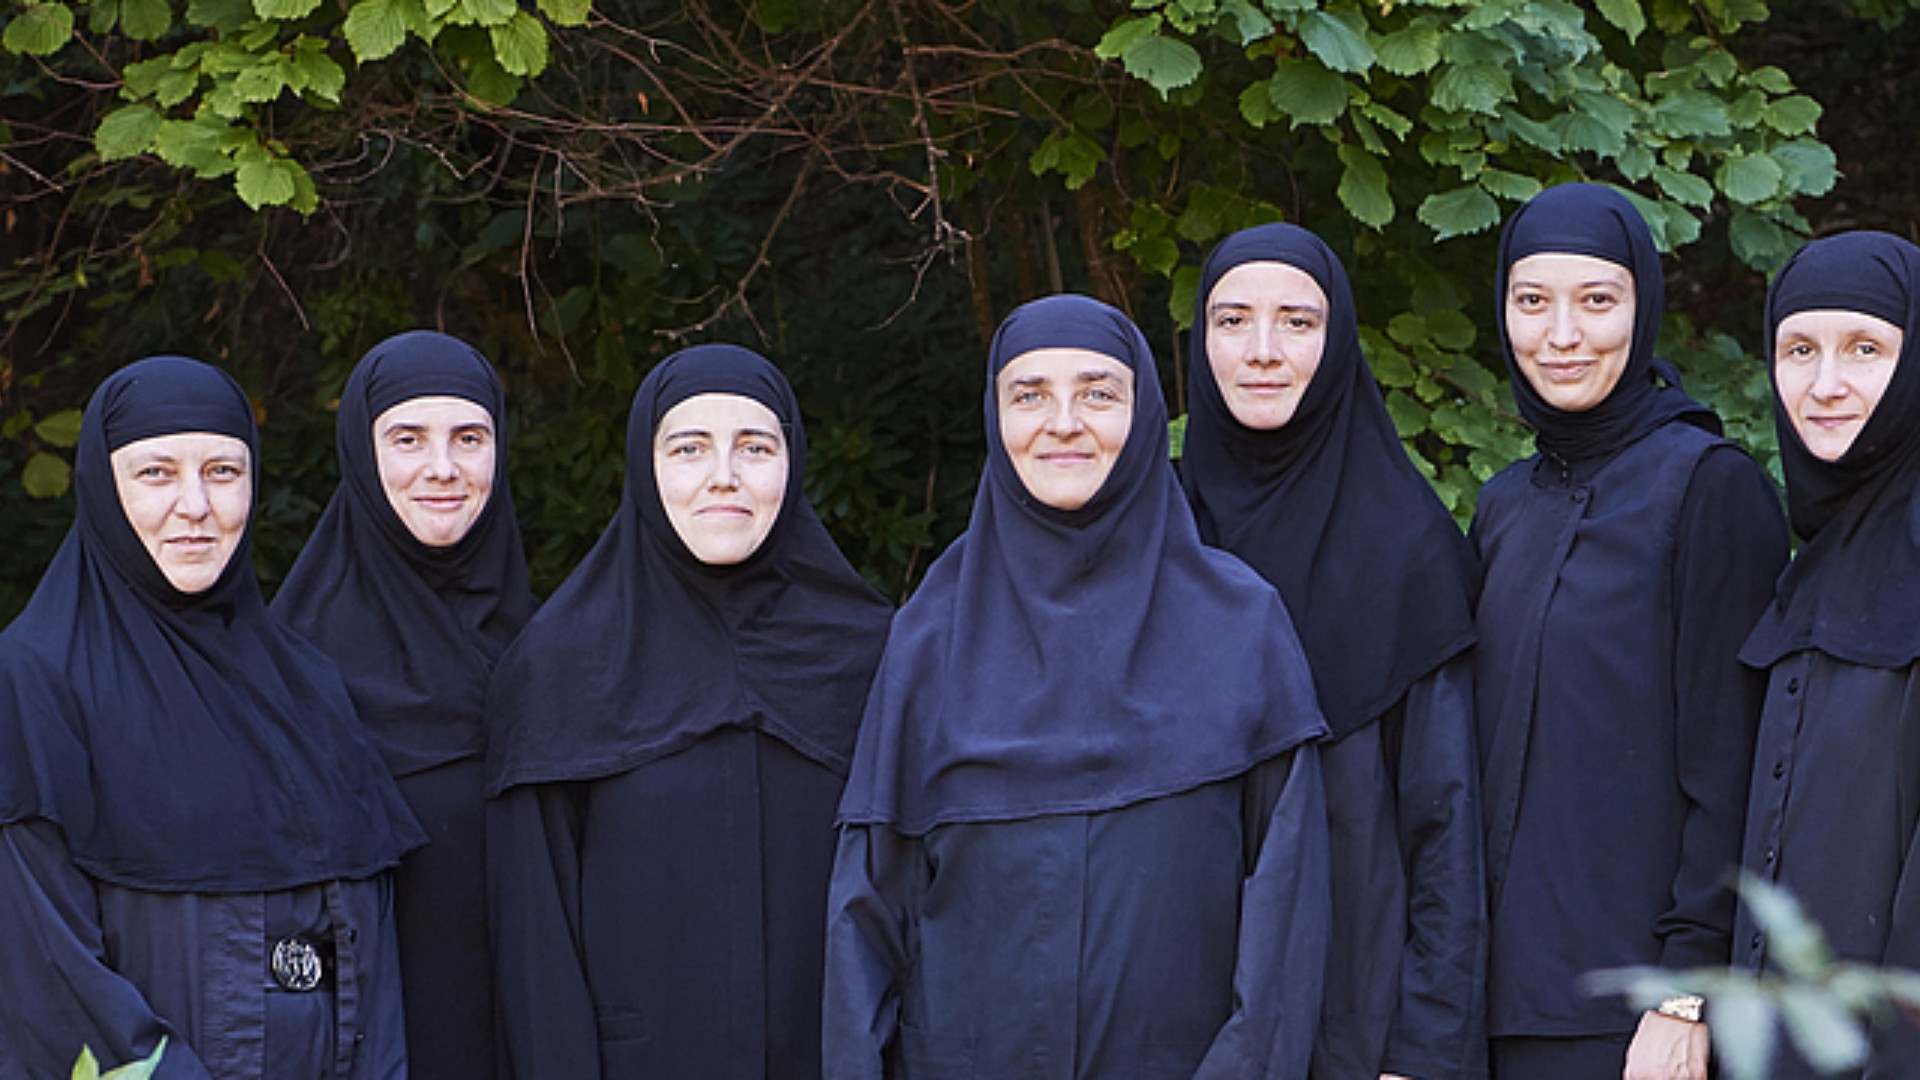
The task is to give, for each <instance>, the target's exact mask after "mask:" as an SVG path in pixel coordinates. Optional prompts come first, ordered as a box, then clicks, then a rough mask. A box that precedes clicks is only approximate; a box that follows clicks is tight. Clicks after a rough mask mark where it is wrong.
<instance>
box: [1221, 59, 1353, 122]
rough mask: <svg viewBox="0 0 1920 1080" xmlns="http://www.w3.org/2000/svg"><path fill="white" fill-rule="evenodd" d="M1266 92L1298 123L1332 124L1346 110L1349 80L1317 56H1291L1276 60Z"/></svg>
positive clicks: (1274, 102)
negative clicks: (1327, 67) (1311, 58)
mask: <svg viewBox="0 0 1920 1080" xmlns="http://www.w3.org/2000/svg"><path fill="white" fill-rule="evenodd" d="M1267 95H1268V97H1269V98H1270V99H1271V100H1272V101H1273V105H1274V107H1275V108H1277V109H1279V110H1280V111H1281V112H1282V113H1285V114H1286V115H1287V116H1289V117H1292V119H1293V126H1295V127H1298V126H1299V125H1301V124H1330V123H1332V122H1333V121H1335V120H1337V119H1339V117H1340V114H1341V113H1344V112H1346V111H1347V80H1345V79H1343V78H1341V77H1340V76H1339V75H1337V74H1335V73H1334V72H1331V71H1328V70H1327V69H1326V68H1325V67H1323V66H1322V65H1321V64H1320V63H1319V61H1316V60H1306V59H1297V58H1292V57H1289V58H1288V59H1285V60H1281V61H1279V62H1278V63H1276V64H1274V65H1273V78H1271V79H1269V80H1268V81H1267ZM1242 111H1243V112H1244V109H1243V110H1242Z"/></svg>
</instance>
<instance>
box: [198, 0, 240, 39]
mask: <svg viewBox="0 0 1920 1080" xmlns="http://www.w3.org/2000/svg"><path fill="white" fill-rule="evenodd" d="M253 17H254V16H253V0H187V21H188V22H190V23H192V24H193V25H195V26H204V27H208V28H211V29H214V30H219V31H220V32H221V33H223V34H231V33H234V32H236V31H238V30H239V29H240V28H241V27H242V26H244V25H246V24H247V23H250V22H252V21H253Z"/></svg>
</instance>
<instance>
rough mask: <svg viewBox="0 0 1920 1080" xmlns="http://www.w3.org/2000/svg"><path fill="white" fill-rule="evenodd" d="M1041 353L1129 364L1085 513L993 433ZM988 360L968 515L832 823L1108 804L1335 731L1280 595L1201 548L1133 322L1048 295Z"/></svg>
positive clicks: (884, 672)
mask: <svg viewBox="0 0 1920 1080" xmlns="http://www.w3.org/2000/svg"><path fill="white" fill-rule="evenodd" d="M1043 348H1076V349H1088V350H1091V351H1093V352H1096V353H1099V354H1101V355H1103V356H1108V357H1112V358H1113V359H1115V360H1118V361H1120V362H1121V363H1123V364H1125V365H1126V366H1127V367H1128V368H1130V369H1132V371H1133V373H1134V379H1135V386H1134V404H1133V416H1132V427H1131V429H1130V430H1129V432H1128V434H1127V441H1126V445H1125V446H1124V447H1123V448H1122V450H1121V452H1120V454H1119V457H1118V458H1117V459H1116V460H1115V461H1114V464H1113V471H1112V472H1111V473H1110V474H1108V476H1107V479H1106V482H1105V483H1104V484H1102V485H1101V487H1100V490H1099V491H1098V492H1096V493H1095V494H1094V496H1093V498H1092V499H1091V500H1089V501H1088V502H1087V504H1086V505H1085V506H1083V507H1081V508H1080V509H1078V510H1071V511H1069V510H1059V509H1056V508H1053V507H1050V506H1047V505H1045V504H1043V503H1041V502H1039V501H1038V500H1036V499H1035V498H1034V497H1033V496H1032V495H1031V494H1029V493H1028V491H1027V488H1026V485H1025V484H1024V483H1022V482H1021V480H1020V477H1019V475H1018V474H1017V473H1016V472H1015V471H1014V467H1013V462H1012V460H1011V459H1010V458H1009V457H1008V455H1007V450H1006V447H1005V446H1004V445H1003V444H1002V443H1001V441H1000V410H999V406H998V397H997V395H996V394H995V392H994V385H993V383H994V377H995V376H996V375H997V374H998V373H999V371H1000V369H1001V368H1003V367H1005V366H1006V365H1007V364H1008V363H1009V362H1011V361H1013V360H1014V359H1016V358H1018V357H1020V356H1022V355H1024V354H1026V353H1028V352H1031V351H1033V350H1035V349H1043ZM987 373H988V378H987V392H986V434H987V446H988V454H987V466H986V474H985V475H984V476H983V477H981V480H980V488H979V491H978V493H977V494H976V495H975V497H974V502H973V517H972V520H971V521H970V522H969V524H968V527H967V531H966V533H965V534H964V535H962V536H961V537H960V538H959V539H958V540H955V541H954V542H953V545H952V546H951V547H949V548H948V549H947V551H946V553H945V554H943V555H942V556H941V557H940V558H939V560H938V561H936V562H935V563H934V565H933V567H932V568H931V569H930V570H929V571H928V573H927V579H926V581H925V582H923V583H922V584H921V586H920V589H919V591H918V592H917V593H915V594H914V597H913V599H912V600H911V601H910V602H909V603H908V604H907V606H906V607H904V608H902V609H901V611H900V614H899V615H898V616H896V617H895V619H894V625H893V633H892V635H891V637H890V638H889V639H888V641H887V654H886V657H885V659H884V660H883V661H882V662H881V666H880V673H879V675H878V676H876V678H875V682H874V689H873V696H872V697H871V698H870V699H868V703H867V715H866V719H865V720H864V721H863V722H862V726H861V729H860V744H859V747H858V748H857V750H856V752H855V754H854V764H853V775H852V776H851V778H850V779H849V780H848V782H847V790H846V795H845V797H844V798H843V800H842V802H841V805H840V819H841V821H843V822H847V823H853V824H876V823H884V824H887V825H890V826H891V827H893V828H894V829H897V830H899V831H901V832H905V833H909V834H921V833H924V832H926V831H927V830H929V829H931V828H933V827H935V826H937V825H942V824H949V823H955V822H978V821H1007V820H1015V819H1021V818H1030V817H1037V816H1042V815H1046V814H1060V813H1084V812H1092V811H1100V810H1110V809H1115V808H1118V807H1122V806H1128V805H1131V804H1133V803H1137V802H1141V801H1144V800H1147V799H1152V798H1156V797H1158V796H1162V795H1168V794H1173V793H1176V792H1181V791H1187V790H1191V789H1193V788H1195V787H1198V786H1200V785H1202V784H1206V783H1210V782H1212V781H1215V780H1221V779H1225V778H1227V777H1231V776H1235V775H1238V774H1240V773H1242V772H1244V771H1246V770H1247V769H1250V768H1252V767H1253V766H1255V765H1258V764H1259V763H1261V762H1263V761H1266V760H1267V759H1269V758H1272V757H1275V756H1277V755H1279V754H1282V753H1285V752H1286V751H1287V750H1289V749H1291V748H1292V747H1294V746H1296V745H1298V744H1299V743H1301V742H1303V741H1305V740H1307V739H1311V738H1314V737H1316V736H1319V735H1322V734H1324V733H1325V731H1326V728H1325V725H1324V724H1323V723H1322V722H1321V719H1320V712H1319V708H1318V706H1317V705H1316V704H1315V702H1314V696H1313V683H1312V677H1311V676H1310V675H1309V674H1308V671H1307V666H1306V658H1305V656H1304V655H1303V654H1302V653H1301V651H1300V645H1299V641H1298V639H1297V638H1296V637H1295V635H1294V630H1293V624H1292V622H1291V621H1290V620H1289V619H1288V617H1287V611H1286V607H1285V605H1283V604H1282V603H1281V601H1280V597H1279V594H1278V593H1276V592H1274V591H1273V588H1272V586H1270V585H1268V584H1267V583H1266V582H1264V581H1262V580H1261V579H1260V577H1259V575H1257V574H1255V573H1254V572H1253V571H1251V570H1250V569H1248V568H1247V566H1246V564H1244V563H1242V562H1240V560H1238V559H1236V558H1234V557H1233V556H1231V555H1228V554H1226V553H1225V552H1221V551H1215V550H1213V549H1211V548H1207V547H1205V546H1203V545H1202V544H1201V543H1200V537H1199V534H1198V533H1197V532H1196V531H1195V529H1194V525H1193V515H1192V514H1191V513H1190V512H1189V511H1188V509H1187V505H1186V500H1185V499H1183V498H1181V495H1180V488H1179V484H1178V482H1177V481H1176V480H1175V479H1174V475H1173V468H1172V466H1171V464H1170V463H1169V462H1168V460H1167V407H1166V402H1165V400H1164V398H1163V397H1162V396H1161V393H1160V382H1159V379H1158V376H1157V375H1156V373H1155V371H1154V363H1153V354H1152V352H1151V351H1149V350H1148V348H1147V343H1146V340H1145V339H1144V338H1143V337H1141V335H1140V331H1139V330H1138V329H1136V328H1135V327H1134V325H1133V323H1132V322H1130V321H1128V319H1127V317H1126V316H1124V315H1122V314H1120V313H1119V312H1118V311H1115V310H1114V309H1113V308H1110V307H1108V306H1107V305H1105V304H1102V303H1100V302H1098V301H1096V300H1090V299H1088V298H1086V297H1083V296H1054V297H1048V298H1046V299H1042V300H1036V301H1034V302H1032V303H1030V304H1027V305H1025V306H1024V307H1021V308H1020V309H1018V310H1017V311H1015V312H1014V313H1013V314H1012V315H1010V316H1008V317H1007V320H1006V321H1005V322H1004V323H1002V324H1001V325H1000V331H999V333H998V334H997V335H995V337H994V340H993V347H992V350H991V353H990V355H989V357H988V366H987Z"/></svg>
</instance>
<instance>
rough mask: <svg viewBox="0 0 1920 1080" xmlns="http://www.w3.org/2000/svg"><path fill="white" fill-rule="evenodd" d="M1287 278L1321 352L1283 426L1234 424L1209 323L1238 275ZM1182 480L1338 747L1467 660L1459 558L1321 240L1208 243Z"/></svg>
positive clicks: (1466, 582) (1285, 236) (1460, 549)
mask: <svg viewBox="0 0 1920 1080" xmlns="http://www.w3.org/2000/svg"><path fill="white" fill-rule="evenodd" d="M1250 262H1276V263H1285V264H1286V265H1288V266H1292V267H1294V268H1296V269H1299V270H1301V271H1304V272H1305V273H1306V274H1308V275H1309V276H1311V277H1312V278H1313V280H1314V282H1315V283H1316V284H1318V285H1319V286H1320V289H1321V291H1322V292H1324V293H1326V294H1327V324H1326V330H1327V336H1326V346H1325V348H1324V350H1323V351H1322V352H1321V354H1320V366H1319V368H1318V369H1317V370H1316V371H1315V372H1314V374H1313V378H1312V380H1311V381H1310V382H1309V383H1308V384H1307V389H1306V392H1305V393H1304V394H1303V395H1302V397H1301V399H1300V404H1299V407H1298V408H1297V409H1296V410H1295V412H1294V415H1293V418H1292V420H1290V421H1289V422H1288V423H1287V424H1286V425H1285V426H1283V427H1280V428H1276V429H1274V430H1271V431H1256V430H1254V429H1252V428H1249V427H1247V426H1246V425H1244V424H1242V423H1240V421H1238V420H1236V419H1234V416H1233V412H1232V411H1231V410H1230V409H1229V408H1228V407H1227V401H1226V398H1225V397H1224V396H1223V395H1222V394H1221V391H1220V384H1219V382H1218V381H1217V380H1216V379H1215V378H1214V375H1213V369H1212V366H1211V365H1210V364H1209V362H1208V358H1207V325H1208V322H1207V307H1208V304H1209V302H1210V298H1211V297H1212V294H1213V289H1214V286H1216V285H1218V284H1219V283H1220V279H1221V278H1223V277H1225V276H1226V275H1227V272H1228V271H1230V270H1232V269H1233V268H1234V267H1236V266H1241V265H1243V264H1246V263H1250ZM1192 355H1193V363H1192V366H1191V369H1190V370H1189V373H1188V378H1187V386H1188V395H1189V398H1190V399H1191V401H1192V411H1191V413H1190V414H1189V415H1188V417H1187V438H1186V449H1185V450H1184V452H1183V455H1182V457H1183V460H1182V466H1181V467H1182V472H1183V479H1184V481H1185V483H1186V489H1187V496H1188V498H1190V499H1192V501H1193V511H1194V517H1195V519H1196V520H1197V521H1198V523H1199V526H1200V536H1201V538H1202V539H1204V540H1205V541H1207V542H1208V543H1211V544H1217V545H1219V546H1220V547H1224V548H1226V549H1227V550H1228V551H1231V552H1233V553H1234V554H1235V555H1238V556H1240V557H1241V558H1242V559H1245V560H1246V561H1247V562H1248V563H1249V564H1251V565H1252V566H1253V568H1254V569H1255V570H1258V571H1260V574H1261V576H1262V577H1264V578H1266V579H1267V580H1268V581H1270V582H1272V583H1273V584H1274V587H1275V588H1278V589H1279V590H1280V595H1281V597H1283V598H1284V599H1285V600H1286V603H1287V610H1288V611H1289V612H1291V613H1292V614H1293V621H1294V625H1295V626H1296V627H1298V628H1299V631H1300V640H1301V642H1302V644H1304V645H1305V646H1306V650H1307V659H1308V661H1309V662H1310V663H1311V664H1312V665H1313V680H1314V684H1315V685H1316V686H1317V687H1318V688H1319V694H1320V708H1321V709H1322V710H1323V711H1324V712H1325V713H1326V717H1327V724H1328V726H1329V727H1331V728H1332V729H1333V734H1334V737H1336V738H1338V737H1341V736H1344V735H1347V734H1350V733H1352V732H1353V731H1355V730H1357V729H1359V728H1361V727H1363V726H1365V725H1366V724H1367V723H1368V722H1369V721H1371V720H1372V719H1373V718H1374V717H1376V716H1379V715H1380V714H1381V713H1383V712H1385V711H1386V710H1387V709H1389V708H1391V707H1392V705H1393V703H1394V702H1396V701H1398V700H1400V697H1401V696H1402V695H1403V694H1405V693H1406V691H1407V688H1408V687H1409V686H1411V685H1412V684H1413V682H1414V681H1415V680H1417V679H1419V678H1420V677H1421V676H1423V675H1425V674H1427V673H1428V672H1430V671H1432V670H1433V669H1434V668H1436V667H1439V666H1440V665H1441V664H1443V663H1445V662H1446V661H1447V660H1448V659H1450V658H1452V657H1453V656H1455V655H1457V654H1458V653H1460V652H1461V651H1462V650H1464V649H1466V648H1467V647H1468V646H1470V645H1472V644H1473V640H1474V628H1473V594H1474V591H1475V588H1476V587H1477V582H1478V581H1479V578H1480V571H1479V566H1478V564H1477V561H1476V560H1475V558H1474V555H1473V548H1472V546H1471V545H1470V544H1468V542H1467V538H1466V537H1465V536H1464V535H1463V534H1462V533H1461V532H1460V528H1459V526H1457V525H1455V524H1454V522H1453V519H1452V518H1451V517H1450V516H1448V514H1447V511H1446V508H1445V507H1443V506H1441V505H1440V500H1439V499H1438V498H1437V497H1435V495H1434V493H1433V489H1432V488H1431V487H1429V486H1428V484H1427V482H1426V480H1424V479H1423V478H1422V477H1421V476H1420V474H1419V472H1417V471H1415V469H1414V467H1413V463H1412V462H1410V461H1408V460H1407V455H1406V451H1405V450H1404V449H1402V447H1401V445H1400V436H1399V433H1398V432H1396V431H1395V430H1394V426H1393V419H1392V417H1390V416H1388V415H1387V406H1386V402H1385V401H1384V400H1383V399H1382V398H1381V396H1380V387H1379V386H1378V385H1377V384H1375V383H1374V381H1373V374H1372V372H1371V371H1370V370H1369V369H1368V368H1367V363H1366V359H1365V358H1364V357H1363V356H1362V355H1361V352H1360V327H1359V322H1358V321H1357V319H1356V317H1355V315H1354V310H1353V292H1352V290H1351V288H1350V287H1349V286H1348V284H1347V273H1346V269H1345V268H1344V267H1342V266H1341V265H1340V260H1339V258H1338V257H1336V256H1335V255H1334V253H1333V251H1332V250H1331V249H1329V248H1328V247H1327V245H1326V244H1325V243H1323V242H1322V241H1321V240H1320V238H1319V237H1317V236H1315V235H1313V234H1312V233H1310V232H1308V231H1306V230H1305V229H1302V228H1299V227H1298V226H1294V225H1261V226H1258V227H1256V228H1252V229H1246V230H1243V231H1241V232H1238V233H1235V234H1233V235H1232V236H1230V237H1228V238H1227V239H1225V240H1223V241H1221V242H1220V245H1219V246H1218V247H1216V248H1214V250H1213V254H1212V255H1210V256H1208V257H1207V263H1206V267H1205V268H1204V269H1203V270H1202V271H1201V276H1200V293H1199V295H1198V296H1197V297H1196V298H1195V300H1194V318H1193V332H1192Z"/></svg>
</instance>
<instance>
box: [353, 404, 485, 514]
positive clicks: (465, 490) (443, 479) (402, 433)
mask: <svg viewBox="0 0 1920 1080" xmlns="http://www.w3.org/2000/svg"><path fill="white" fill-rule="evenodd" d="M373 447H374V452H375V453H376V454H377V455H378V457H379V462H380V486H381V487H383V488H385V489H386V491H387V503H388V504H389V505H391V506H392V507H393V512H394V514H395V515H397V516H398V517H399V518H400V521H401V523H402V524H404V525H406V527H407V531H408V532H410V533H412V534H413V538H414V539H415V540H418V541H420V542H421V543H422V544H425V545H427V546H428V547H446V546H448V545H450V544H456V543H459V541H460V538H461V537H463V536H465V535H467V530H468V529H471V528H473V523H474V521H475V520H476V519H477V518H479V516H480V511H482V510H485V509H486V508H487V498H488V496H489V495H491V494H492V493H493V455H494V433H493V416H492V414H490V413H488V412H487V410H486V409H485V408H484V407H482V406H481V405H479V404H477V403H475V402H471V401H468V400H467V399H466V398H461V397H441V396H435V397H417V398H408V399H407V400H406V401H403V402H401V403H400V404H398V405H395V406H394V407H392V408H390V409H388V410H387V411H386V412H383V413H381V414H380V415H379V416H378V417H376V418H374V421H373Z"/></svg>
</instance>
